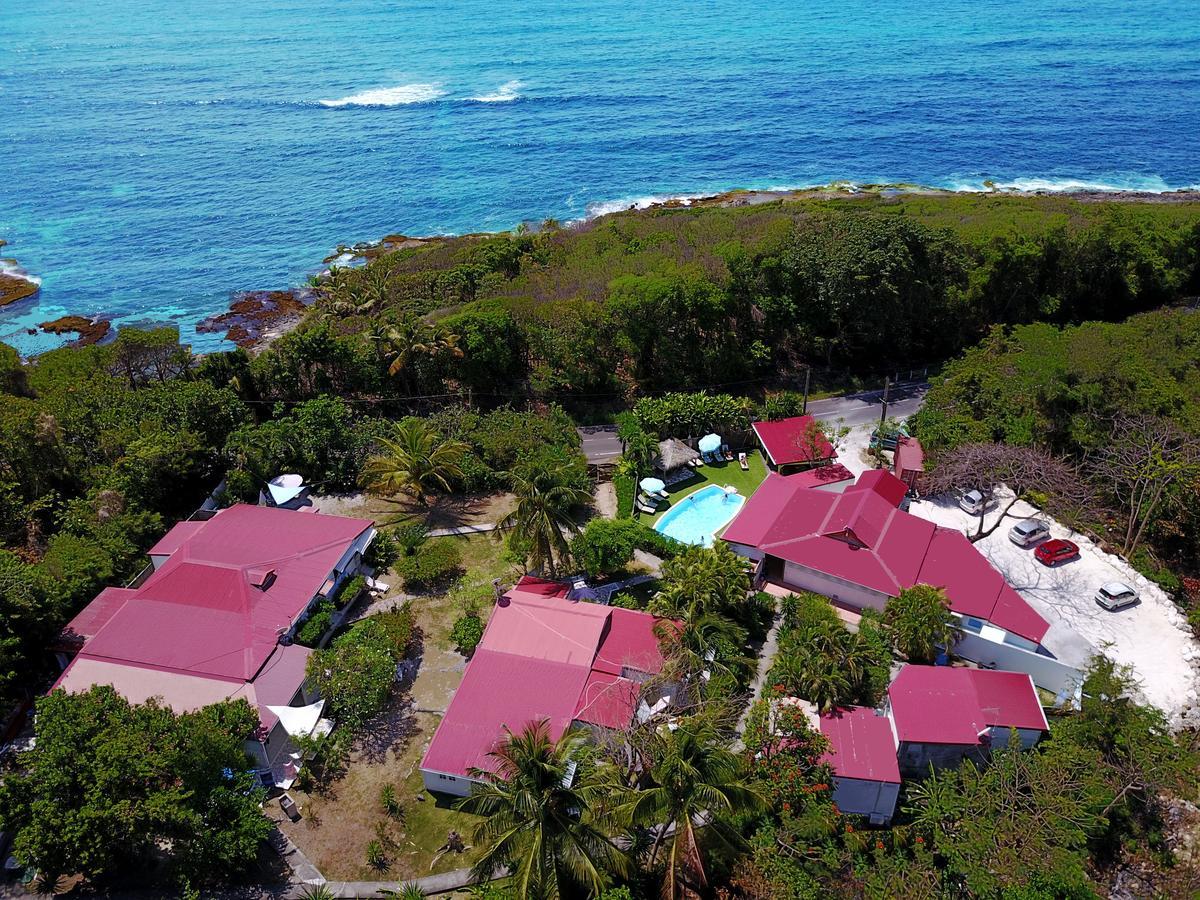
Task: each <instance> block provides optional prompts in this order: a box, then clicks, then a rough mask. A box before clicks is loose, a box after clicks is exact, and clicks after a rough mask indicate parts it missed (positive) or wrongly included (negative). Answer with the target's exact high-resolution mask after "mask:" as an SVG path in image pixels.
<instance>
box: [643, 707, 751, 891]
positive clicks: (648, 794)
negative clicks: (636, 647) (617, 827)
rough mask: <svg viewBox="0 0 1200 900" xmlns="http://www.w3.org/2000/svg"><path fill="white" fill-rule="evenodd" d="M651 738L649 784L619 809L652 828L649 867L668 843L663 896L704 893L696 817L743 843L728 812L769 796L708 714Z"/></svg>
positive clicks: (711, 831) (726, 840)
mask: <svg viewBox="0 0 1200 900" xmlns="http://www.w3.org/2000/svg"><path fill="white" fill-rule="evenodd" d="M653 744H654V746H653V749H652V750H651V760H652V762H651V766H650V772H649V776H650V786H649V787H647V788H645V789H644V790H641V791H637V792H636V793H634V794H633V796H632V797H631V799H629V800H628V801H627V802H626V803H625V804H623V805H622V807H621V809H620V813H621V814H622V815H623V816H624V818H625V819H626V820H627V821H628V822H629V823H630V824H632V825H634V826H649V827H652V828H653V829H654V831H655V838H654V844H653V846H652V847H651V850H650V861H649V862H650V866H651V867H653V866H654V865H655V864H656V862H657V860H658V855H659V853H660V851H661V850H662V847H663V845H664V844H667V845H668V848H667V856H666V873H665V876H664V882H663V896H664V897H665V898H668V900H673V898H675V897H677V896H679V895H680V893H681V890H682V891H694V892H698V893H702V892H704V891H705V889H706V888H707V885H708V876H707V874H706V873H705V863H704V851H703V849H702V848H701V846H700V840H699V836H698V834H697V828H696V823H697V822H704V825H705V828H704V831H705V835H706V836H707V837H712V838H715V839H716V840H717V841H719V842H721V843H723V844H725V845H726V846H728V847H731V848H740V847H743V846H745V842H744V840H743V839H742V837H741V835H740V834H739V833H738V831H737V830H736V829H735V828H734V827H732V826H731V825H730V823H729V821H728V818H729V817H730V816H735V815H738V814H740V813H749V812H754V811H757V810H759V809H762V808H763V807H764V805H765V802H764V800H763V798H762V796H761V795H760V794H759V793H758V792H757V791H755V790H754V789H753V788H751V787H750V786H749V784H748V783H747V782H746V780H745V779H744V777H743V773H742V765H741V761H740V760H739V758H738V757H737V756H736V755H735V754H734V753H733V752H731V751H730V750H728V749H726V747H725V746H724V741H723V739H722V736H721V734H720V733H719V732H718V730H717V729H716V727H715V726H714V724H713V723H712V721H711V720H710V719H708V718H707V717H704V716H693V717H690V718H688V719H685V720H683V721H682V722H680V723H679V724H678V727H677V728H675V729H674V730H672V729H669V728H662V729H660V730H659V731H658V733H657V734H656V735H655V737H654V741H653Z"/></svg>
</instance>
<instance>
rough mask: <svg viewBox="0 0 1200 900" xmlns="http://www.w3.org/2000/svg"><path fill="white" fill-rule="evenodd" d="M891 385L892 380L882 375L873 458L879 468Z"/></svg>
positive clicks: (880, 466) (881, 466)
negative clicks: (881, 400)
mask: <svg viewBox="0 0 1200 900" xmlns="http://www.w3.org/2000/svg"><path fill="white" fill-rule="evenodd" d="M891 387H892V380H891V379H890V378H888V377H887V376H886V375H885V376H883V407H882V408H881V409H880V410H879V428H878V429H876V431H875V438H876V440H875V454H876V456H875V458H876V459H877V460H878V461H879V468H881V469H882V468H883V423H884V422H886V421H887V408H888V393H889V391H890V390H891Z"/></svg>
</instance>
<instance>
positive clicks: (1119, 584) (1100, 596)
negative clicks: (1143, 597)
mask: <svg viewBox="0 0 1200 900" xmlns="http://www.w3.org/2000/svg"><path fill="white" fill-rule="evenodd" d="M1139 599H1140V598H1139V597H1138V595H1137V591H1135V590H1134V589H1133V588H1131V587H1130V586H1129V585H1127V584H1125V583H1124V582H1123V581H1110V582H1108V584H1105V585H1103V586H1102V587H1101V588H1100V590H1098V591H1096V602H1097V603H1099V604H1100V605H1101V606H1103V607H1104V608H1105V609H1107V610H1108V611H1109V612H1116V611H1117V610H1118V609H1124V608H1125V607H1126V606H1133V605H1134V604H1135V603H1137V602H1138V600H1139Z"/></svg>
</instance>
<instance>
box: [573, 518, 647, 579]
mask: <svg viewBox="0 0 1200 900" xmlns="http://www.w3.org/2000/svg"><path fill="white" fill-rule="evenodd" d="M644 527H645V526H643V525H640V524H638V523H637V522H634V521H633V520H632V519H592V520H591V521H590V522H588V523H587V527H586V528H584V529H583V531H581V532H580V533H579V534H577V535H576V536H575V538H574V540H572V541H571V556H572V557H573V558H574V559H575V562H577V563H578V564H579V565H580V566H582V567H583V569H584V571H585V572H587V573H589V574H591V575H600V574H606V573H609V572H615V571H617V570H618V569H620V568H621V567H622V566H624V565H625V564H626V563H628V562H629V561H630V560H631V559H633V550H634V548H635V547H636V546H637V543H638V537H639V535H640V532H641V530H642V529H643V528H644Z"/></svg>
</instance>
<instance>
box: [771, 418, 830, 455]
mask: <svg viewBox="0 0 1200 900" xmlns="http://www.w3.org/2000/svg"><path fill="white" fill-rule="evenodd" d="M815 423H816V419H814V418H813V417H812V416H795V417H794V418H791V419H780V420H779V421H777V422H755V423H754V424H753V426H752V427H753V428H754V433H755V434H757V435H758V439H759V440H760V441H761V442H762V445H763V449H764V450H766V451H767V456H769V457H770V459H771V462H772V463H773V464H774V465H776V466H787V465H792V464H795V463H805V462H818V461H820V460H822V459H831V458H832V457H833V444H831V443H829V439H828V438H827V437H825V433H824V432H822V431H813V430H812V429H813V426H814V425H815ZM817 435H819V436H817ZM814 436H817V437H816V438H815V440H814Z"/></svg>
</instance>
